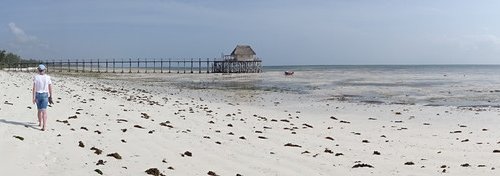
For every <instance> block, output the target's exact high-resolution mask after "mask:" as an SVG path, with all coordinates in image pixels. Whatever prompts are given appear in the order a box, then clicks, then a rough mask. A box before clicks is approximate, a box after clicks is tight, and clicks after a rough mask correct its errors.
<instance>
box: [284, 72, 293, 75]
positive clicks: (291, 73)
mask: <svg viewBox="0 0 500 176" xmlns="http://www.w3.org/2000/svg"><path fill="white" fill-rule="evenodd" d="M293 73H294V72H293V71H285V75H293Z"/></svg>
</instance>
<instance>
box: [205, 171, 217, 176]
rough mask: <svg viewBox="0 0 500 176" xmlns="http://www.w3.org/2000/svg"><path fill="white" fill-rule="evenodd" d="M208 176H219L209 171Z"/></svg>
mask: <svg viewBox="0 0 500 176" xmlns="http://www.w3.org/2000/svg"><path fill="white" fill-rule="evenodd" d="M207 174H208V175H210V176H218V175H217V174H216V173H215V172H214V171H208V173H207Z"/></svg>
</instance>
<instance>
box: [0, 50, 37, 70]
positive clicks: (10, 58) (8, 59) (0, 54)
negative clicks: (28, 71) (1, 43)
mask: <svg viewBox="0 0 500 176" xmlns="http://www.w3.org/2000/svg"><path fill="white" fill-rule="evenodd" d="M37 62H38V61H36V60H25V59H22V58H21V56H18V55H17V54H14V53H11V52H7V51H5V50H0V68H3V67H6V66H7V65H8V64H14V63H37Z"/></svg>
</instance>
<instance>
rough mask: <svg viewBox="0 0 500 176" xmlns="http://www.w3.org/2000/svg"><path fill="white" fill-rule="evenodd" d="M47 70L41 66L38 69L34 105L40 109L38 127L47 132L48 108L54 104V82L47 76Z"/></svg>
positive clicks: (34, 80)
mask: <svg viewBox="0 0 500 176" xmlns="http://www.w3.org/2000/svg"><path fill="white" fill-rule="evenodd" d="M46 69H47V68H46V67H45V65H43V64H40V65H39V66H38V68H37V70H38V74H37V75H35V78H34V79H33V104H35V103H36V106H37V109H38V126H40V127H42V131H45V126H46V124H47V106H48V104H49V102H50V104H54V103H53V102H52V81H51V80H50V76H49V75H46V74H45V70H46Z"/></svg>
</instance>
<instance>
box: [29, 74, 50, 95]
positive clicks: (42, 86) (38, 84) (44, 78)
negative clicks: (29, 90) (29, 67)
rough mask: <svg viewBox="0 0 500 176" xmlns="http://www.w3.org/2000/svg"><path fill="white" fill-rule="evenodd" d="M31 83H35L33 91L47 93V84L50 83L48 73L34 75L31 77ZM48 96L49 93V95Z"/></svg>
mask: <svg viewBox="0 0 500 176" xmlns="http://www.w3.org/2000/svg"><path fill="white" fill-rule="evenodd" d="M33 83H34V84H35V92H37V93H48V92H49V84H52V81H51V80H50V76H49V75H45V74H43V75H36V76H35V78H34V79H33ZM49 96H50V95H49Z"/></svg>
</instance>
